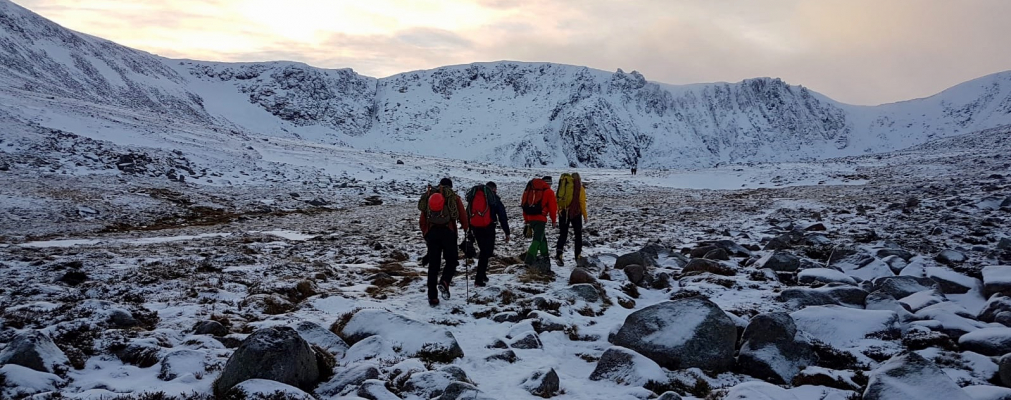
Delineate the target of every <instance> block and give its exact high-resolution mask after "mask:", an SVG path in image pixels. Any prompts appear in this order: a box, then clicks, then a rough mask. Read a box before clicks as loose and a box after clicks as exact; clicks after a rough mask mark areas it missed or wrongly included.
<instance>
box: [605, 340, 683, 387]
mask: <svg viewBox="0 0 1011 400" xmlns="http://www.w3.org/2000/svg"><path fill="white" fill-rule="evenodd" d="M590 380H591V381H603V380H607V381H611V382H615V383H618V384H621V385H630V386H640V387H641V386H644V385H646V384H647V383H649V382H667V380H668V378H667V374H666V373H665V372H664V371H663V368H660V365H658V364H657V363H656V362H655V361H653V360H650V359H649V358H646V357H645V356H643V355H642V354H639V353H636V352H634V351H632V350H630V349H627V348H624V347H618V346H614V347H611V348H609V349H607V350H605V351H604V354H602V355H601V356H600V360H597V367H596V368H594V369H593V373H591V374H590Z"/></svg>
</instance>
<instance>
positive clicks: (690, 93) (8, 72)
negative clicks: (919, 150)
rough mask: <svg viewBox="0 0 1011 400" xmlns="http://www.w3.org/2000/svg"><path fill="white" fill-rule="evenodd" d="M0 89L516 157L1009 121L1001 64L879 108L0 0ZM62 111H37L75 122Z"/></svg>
mask: <svg viewBox="0 0 1011 400" xmlns="http://www.w3.org/2000/svg"><path fill="white" fill-rule="evenodd" d="M0 89H2V90H3V91H6V92H7V93H8V97H10V98H18V97H22V96H24V95H29V96H49V97H52V98H54V99H56V100H60V99H67V100H68V101H66V102H60V101H57V102H56V103H67V104H76V105H77V106H75V107H77V108H78V109H79V108H80V104H82V103H86V104H88V105H90V106H91V107H98V106H102V107H115V108H116V112H117V113H122V114H130V113H141V114H143V115H146V116H152V115H153V116H156V117H157V118H172V119H173V121H175V122H179V123H185V124H190V125H192V126H191V127H190V128H188V129H202V130H205V131H210V132H220V133H221V134H229V135H233V136H234V135H239V136H250V135H252V136H257V135H260V136H270V137H281V138H286V139H295V140H303V141H307V142H312V143H321V144H326V145H337V146H342V147H346V146H350V147H355V148H360V149H373V150H381V151H397V152H408V153H414V154H419V155H431V156H442V157H452V158H459V159H465V160H476V161H490V162H495V163H499V164H505V165H511V166H519V167H524V166H542V165H543V166H580V167H614V168H625V167H628V166H632V165H636V164H638V165H640V166H642V167H653V168H656V167H706V166H712V165H714V164H718V163H743V162H777V161H795V160H809V159H821V158H828V157H835V156H847V155H857V154H864V153H869V152H885V151H890V150H896V149H901V148H905V147H908V146H912V145H916V144H919V143H923V142H925V141H927V140H930V139H934V138H939V137H946V136H951V135H956V134H960V133H967V132H973V131H978V130H982V129H987V128H991V127H994V126H1000V125H1004V124H1009V123H1011V72H1005V73H1000V74H995V75H991V76H987V77H983V78H980V79H977V80H974V81H970V82H967V83H965V84H962V85H959V86H956V87H954V88H951V89H949V90H946V91H944V92H942V93H940V94H938V95H935V96H932V97H929V98H925V99H917V100H911V101H906V102H901V103H895V104H886V105H881V106H876V107H863V106H852V105H846V104H841V103H838V102H835V101H833V100H831V99H829V98H827V97H825V96H822V95H820V94H817V93H815V92H812V91H810V90H808V89H807V88H804V87H801V86H792V85H788V84H786V83H785V82H783V81H781V80H779V79H771V78H758V79H749V80H745V81H743V82H738V83H713V84H697V85H687V86H673V85H666V84H659V83H653V82H649V81H648V80H647V79H646V78H645V77H644V76H642V75H641V74H639V73H638V72H635V71H633V72H631V73H625V72H624V71H622V70H618V71H616V72H614V73H608V72H605V71H599V70H593V69H589V68H586V67H579V66H569V65H559V64H548V63H520V62H494V63H475V64H470V65H459V66H448V67H442V68H437V69H433V70H427V71H415V72H409V73H404V74H399V75H395V76H392V77H388V78H382V79H375V78H370V77H364V76H360V75H358V74H356V73H355V72H354V71H352V70H350V69H340V70H333V69H320V68H314V67H310V66H307V65H305V64H301V63H293V62H268V63H213V62H201V61H191V60H169V59H165V58H161V57H158V56H154V55H151V54H148V53H144V52H140V51H136V50H132V49H129V48H126V47H123V46H119V45H116V44H114V43H111V42H108V41H105V40H102V39H98V38H94V37H91V36H88V35H84V34H80V33H76V32H73V31H70V30H67V29H64V28H62V27H60V26H59V25H57V24H55V23H52V22H51V21H48V20H46V19H45V18H42V17H40V16H38V15H35V14H33V13H31V12H30V11H28V10H25V9H23V8H21V7H18V6H17V5H14V4H12V3H10V2H9V1H7V0H0ZM69 100H73V101H69ZM68 107H70V106H68ZM99 109H100V108H99ZM68 110H69V108H68V109H67V110H61V109H59V108H58V107H57V108H54V109H49V110H47V111H48V112H49V113H51V114H53V113H55V114H60V113H63V114H64V115H65V117H64V118H63V120H68V119H73V118H79V114H80V113H79V112H78V113H76V114H75V113H74V112H71V111H68ZM78 111H80V110H78ZM19 112H20V111H19ZM22 116H23V117H25V118H29V119H31V118H35V117H34V116H33V115H29V114H24V115H22ZM92 116H93V115H92ZM144 118H145V117H143V116H139V117H136V118H134V119H135V120H144ZM112 123H116V122H112ZM63 125H64V126H60V127H58V128H60V129H67V127H68V126H69V125H72V124H67V123H64V124H63ZM200 127H202V128H200ZM119 128H120V129H124V130H126V129H127V127H125V126H120V127H119ZM131 129H132V128H131ZM173 134H174V133H172V132H165V133H164V135H173ZM90 136H93V137H94V136H96V135H90ZM165 140H166V141H167V142H174V141H178V140H182V139H178V140H177V139H173V138H166V139H165Z"/></svg>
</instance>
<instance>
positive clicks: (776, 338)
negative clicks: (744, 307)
mask: <svg viewBox="0 0 1011 400" xmlns="http://www.w3.org/2000/svg"><path fill="white" fill-rule="evenodd" d="M796 335H797V326H796V324H794V322H793V318H791V317H790V315H789V314H787V313H783V312H774V313H769V314H759V315H756V316H755V317H754V318H752V319H751V322H750V323H749V324H748V327H747V328H746V329H745V330H744V335H743V337H742V340H743V344H742V345H741V351H740V354H739V356H738V357H737V367H738V368H739V369H740V370H741V372H744V373H746V374H748V375H751V376H753V377H756V378H759V379H763V380H765V381H768V382H772V383H775V384H780V385H782V384H788V383H790V382H791V381H792V380H793V377H794V376H796V375H797V373H798V372H800V371H801V370H803V369H804V368H805V367H807V366H809V365H813V364H815V363H816V362H817V361H818V356H817V355H815V353H814V350H813V349H812V348H811V345H810V344H809V343H807V342H806V341H800V340H797V339H796Z"/></svg>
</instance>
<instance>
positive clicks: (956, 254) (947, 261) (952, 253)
mask: <svg viewBox="0 0 1011 400" xmlns="http://www.w3.org/2000/svg"><path fill="white" fill-rule="evenodd" d="M967 259H968V258H966V256H965V254H964V253H962V252H961V251H958V250H942V251H941V252H940V253H937V256H936V257H934V260H936V261H937V262H939V263H941V264H944V265H958V264H961V263H964V262H965V261H966V260H967Z"/></svg>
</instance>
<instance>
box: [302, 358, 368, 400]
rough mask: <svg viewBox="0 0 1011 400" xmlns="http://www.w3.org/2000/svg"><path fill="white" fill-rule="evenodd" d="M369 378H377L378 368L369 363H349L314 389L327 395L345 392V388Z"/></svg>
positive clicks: (355, 385)
mask: <svg viewBox="0 0 1011 400" xmlns="http://www.w3.org/2000/svg"><path fill="white" fill-rule="evenodd" d="M369 379H379V369H378V368H376V367H375V366H374V365H370V364H357V365H351V366H350V367H349V368H347V369H341V370H339V371H338V372H337V373H336V374H334V376H333V377H332V378H330V380H329V381H327V382H325V383H323V384H321V385H320V386H319V388H318V389H317V390H316V391H317V392H319V393H321V394H323V395H327V396H337V395H340V394H346V392H345V391H346V390H347V388H354V387H358V386H360V385H361V384H362V383H365V381H367V380H369Z"/></svg>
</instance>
